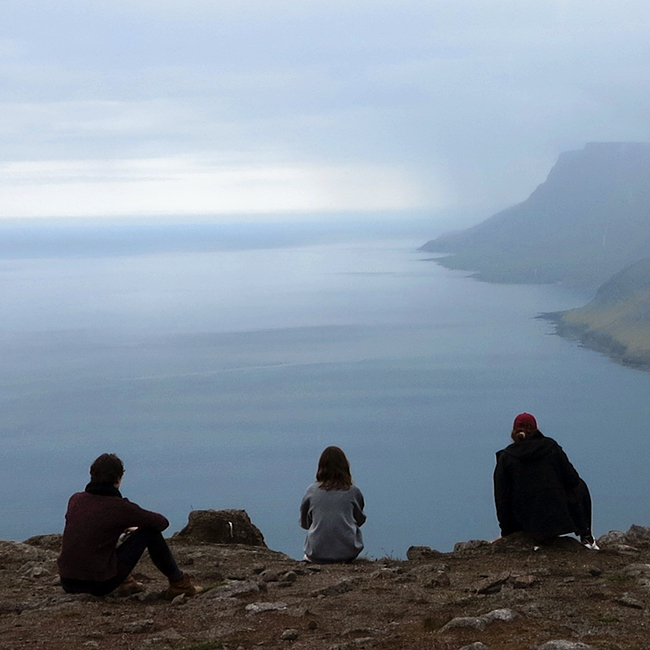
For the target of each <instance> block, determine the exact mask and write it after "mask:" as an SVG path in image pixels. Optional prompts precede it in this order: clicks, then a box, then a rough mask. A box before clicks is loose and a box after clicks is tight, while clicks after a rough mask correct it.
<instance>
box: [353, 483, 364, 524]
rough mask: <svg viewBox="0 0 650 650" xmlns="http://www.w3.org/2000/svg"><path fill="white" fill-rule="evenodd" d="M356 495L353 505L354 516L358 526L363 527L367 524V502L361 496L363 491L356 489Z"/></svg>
mask: <svg viewBox="0 0 650 650" xmlns="http://www.w3.org/2000/svg"><path fill="white" fill-rule="evenodd" d="M355 492H356V494H355V495H354V501H353V504H352V516H353V517H354V521H355V522H356V524H357V526H363V524H365V523H366V519H367V517H366V514H365V512H364V511H363V509H364V508H365V507H366V502H365V500H364V498H363V494H361V490H360V489H359V488H356V490H355Z"/></svg>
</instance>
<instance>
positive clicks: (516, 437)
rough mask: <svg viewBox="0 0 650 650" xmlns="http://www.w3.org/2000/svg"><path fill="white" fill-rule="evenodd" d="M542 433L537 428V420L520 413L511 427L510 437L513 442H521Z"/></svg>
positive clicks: (529, 415) (527, 414) (528, 414)
mask: <svg viewBox="0 0 650 650" xmlns="http://www.w3.org/2000/svg"><path fill="white" fill-rule="evenodd" d="M541 433H542V432H541V431H540V430H539V429H538V428H537V420H536V419H535V417H534V416H532V415H531V414H530V413H520V414H519V415H518V416H517V417H516V418H515V421H514V424H513V425H512V432H511V433H510V437H511V438H512V440H513V442H522V441H523V440H526V438H531V437H533V436H536V435H538V434H541Z"/></svg>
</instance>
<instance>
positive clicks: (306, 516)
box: [300, 490, 311, 530]
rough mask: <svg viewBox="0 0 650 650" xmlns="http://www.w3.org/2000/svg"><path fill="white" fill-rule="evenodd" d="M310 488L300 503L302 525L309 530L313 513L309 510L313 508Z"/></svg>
mask: <svg viewBox="0 0 650 650" xmlns="http://www.w3.org/2000/svg"><path fill="white" fill-rule="evenodd" d="M309 493H310V490H307V492H306V493H305V496H304V497H303V498H302V503H301V504H300V527H301V528H304V529H305V530H309V528H310V526H311V514H310V513H309V510H310V509H311V499H310V494H309Z"/></svg>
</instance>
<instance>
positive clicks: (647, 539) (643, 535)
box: [625, 524, 650, 544]
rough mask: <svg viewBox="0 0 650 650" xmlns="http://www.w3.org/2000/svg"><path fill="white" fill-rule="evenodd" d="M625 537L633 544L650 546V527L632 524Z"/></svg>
mask: <svg viewBox="0 0 650 650" xmlns="http://www.w3.org/2000/svg"><path fill="white" fill-rule="evenodd" d="M625 536H626V537H627V539H628V541H629V542H631V543H634V542H637V543H645V544H650V527H648V526H637V525H636V524H632V525H631V526H630V529H629V530H628V531H627V533H626V534H625Z"/></svg>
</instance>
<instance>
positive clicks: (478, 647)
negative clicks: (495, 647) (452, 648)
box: [459, 641, 490, 650]
mask: <svg viewBox="0 0 650 650" xmlns="http://www.w3.org/2000/svg"><path fill="white" fill-rule="evenodd" d="M459 650H490V648H488V647H487V646H486V645H485V643H481V642H480V641H476V642H475V643H470V644H469V645H464V646H463V647H462V648H459Z"/></svg>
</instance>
